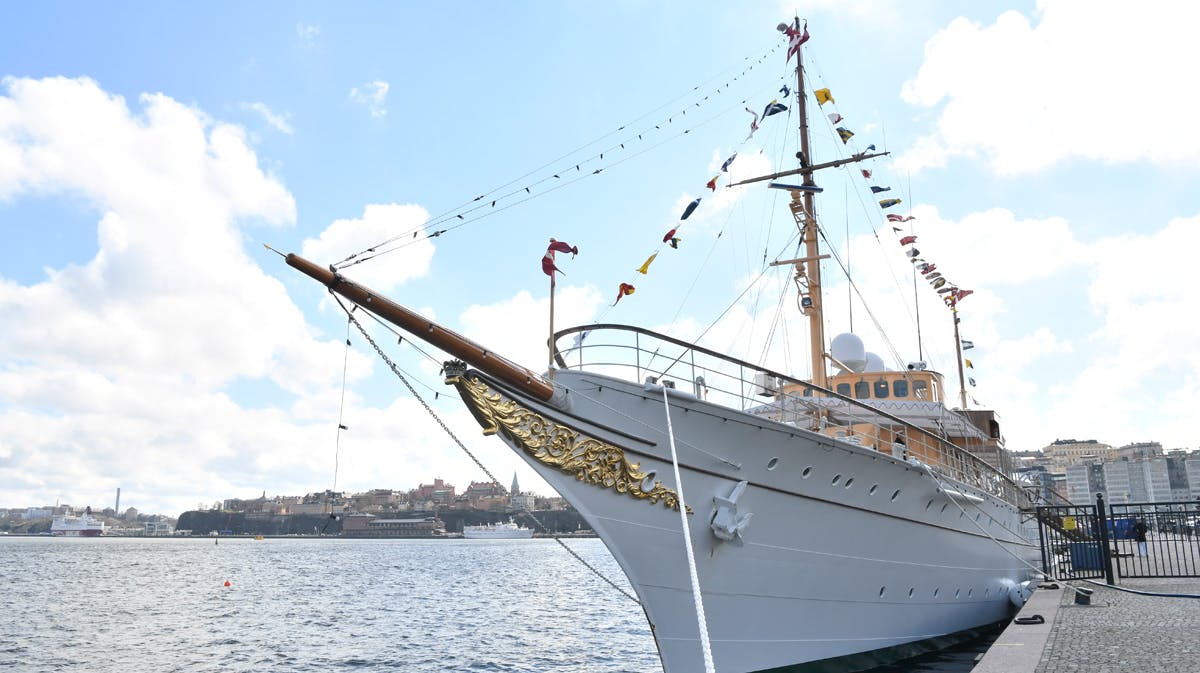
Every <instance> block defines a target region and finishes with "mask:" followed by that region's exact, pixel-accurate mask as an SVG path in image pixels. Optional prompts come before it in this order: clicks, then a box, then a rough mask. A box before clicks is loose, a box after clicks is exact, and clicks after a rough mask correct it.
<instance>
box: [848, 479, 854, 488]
mask: <svg viewBox="0 0 1200 673" xmlns="http://www.w3.org/2000/svg"><path fill="white" fill-rule="evenodd" d="M853 483H854V477H850V478H849V479H847V480H846V488H850V484H853Z"/></svg>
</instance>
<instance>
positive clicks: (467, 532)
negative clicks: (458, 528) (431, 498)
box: [463, 521, 533, 540]
mask: <svg viewBox="0 0 1200 673" xmlns="http://www.w3.org/2000/svg"><path fill="white" fill-rule="evenodd" d="M463 537H465V538H467V539H468V540H518V539H524V538H531V537H533V529H532V528H526V527H524V526H518V525H517V524H515V523H513V522H511V521H506V522H503V523H489V524H486V525H483V526H463Z"/></svg>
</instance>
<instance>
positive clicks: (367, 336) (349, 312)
mask: <svg viewBox="0 0 1200 673" xmlns="http://www.w3.org/2000/svg"><path fill="white" fill-rule="evenodd" d="M330 292H331V293H332V290H330ZM334 299H336V300H337V303H338V305H339V306H341V307H342V310H343V311H345V312H346V318H347V319H348V320H349V321H350V323H352V324H353V325H354V326H355V327H356V328H357V329H358V331H359V333H361V334H362V335H363V338H364V339H366V340H367V343H369V344H371V348H374V349H375V352H376V353H377V354H378V355H379V357H380V359H382V360H383V361H384V362H385V363H386V364H387V366H388V368H389V369H391V370H392V373H393V374H395V375H396V378H398V379H400V382H401V383H403V384H404V387H406V388H408V391H409V392H410V393H412V396H413V397H415V398H416V399H417V401H418V402H420V403H421V406H422V407H425V411H427V412H429V415H430V416H432V417H433V420H435V421H437V424H438V425H440V426H441V427H442V430H444V431H445V432H446V434H447V435H448V436H449V437H450V439H452V440H453V441H454V443H455V444H457V445H458V448H460V449H462V451H463V453H465V454H467V457H468V458H470V459H471V460H472V461H474V463H475V465H477V466H478V467H479V469H480V470H482V471H483V473H484V474H485V475H487V477H488V479H490V480H492V483H495V484H499V483H500V480H499V479H496V476H495V475H493V474H492V472H491V470H489V469H487V467H486V466H484V464H483V462H482V461H480V460H479V459H478V458H476V457H475V454H474V453H471V450H470V449H468V448H467V445H466V444H463V442H462V440H460V439H459V438H458V436H457V435H455V434H454V431H453V430H451V429H450V428H449V426H447V425H446V423H445V422H443V421H442V419H441V417H440V416H438V415H437V412H435V411H434V410H433V408H432V407H430V406H429V404H428V403H427V402H425V399H424V398H422V397H421V395H420V393H418V392H417V389H416V388H414V387H413V385H412V384H411V383H409V381H408V378H407V377H405V376H404V374H403V373H401V371H400V367H398V366H397V365H396V363H395V362H393V361H392V359H391V358H390V357H388V356H387V353H384V352H383V349H382V348H380V347H379V344H377V343H375V340H374V339H372V338H371V335H370V334H369V333H368V332H367V330H366V328H364V327H363V326H362V324H361V323H359V322H358V320H356V319H355V318H354V316H353V315H352V313H353V311H352V310H348V309H347V308H346V305H345V304H343V303H342V300H341V298H340V297H338V296H337V295H336V294H335V295H334ZM364 310H366V309H365V308H364ZM368 313H369V311H368ZM525 514H526V515H528V516H529V518H530V519H531V520H532V521H533V523H534V525H536V526H537V527H538V528H539V529H541V531H542V532H543V533H545V534H547V535H550V536H551V537H552V538H553V539H554V541H555V542H557V543H558V546H560V547H562V548H563V549H565V550H566V552H567V553H568V554H570V555H571V556H573V557H574V558H575V560H576V561H579V562H580V563H581V564H583V567H585V568H587V569H588V570H590V571H592V573H593V574H595V575H596V577H599V578H600V579H602V580H604V582H605V583H606V584H608V585H609V586H610V587H612V588H614V589H616V590H617V591H619V592H621V594H622V595H623V596H625V597H626V598H628V599H629V600H631V601H633V602H634V603H637V604H638V605H641V601H639V600H638V599H637V597H636V596H634V595H633V594H631V593H629V592H628V591H626V590H625V589H623V588H621V586H620V585H618V584H617V583H616V582H614V581H612V580H611V579H609V578H608V577H607V576H606V575H605V574H604V573H602V572H600V570H599V569H597V568H596V567H595V566H593V565H592V564H590V563H588V562H587V561H586V560H585V559H584V558H583V557H582V556H580V555H579V554H578V553H576V552H575V550H574V549H571V548H570V547H568V546H567V543H565V542H563V540H562V538H560V537H559V536H558V534H557V533H555V532H553V531H551V530H550V529H549V528H547V527H546V525H545V524H543V523H542V522H541V521H540V520H539V519H538V518H537V517H536V516H534V514H533V512H529V511H526V512H525Z"/></svg>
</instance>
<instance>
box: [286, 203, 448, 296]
mask: <svg viewBox="0 0 1200 673" xmlns="http://www.w3.org/2000/svg"><path fill="white" fill-rule="evenodd" d="M428 219H429V213H428V212H426V210H425V209H424V208H422V207H421V206H417V205H413V204H405V205H400V204H396V203H390V204H368V205H367V206H366V207H365V208H364V209H363V215H362V217H361V218H357V219H349V220H334V222H333V224H330V225H329V226H328V227H326V228H325V230H324V231H322V232H321V233H320V235H319V236H317V238H315V239H311V238H310V239H308V240H306V241H304V244H303V245H302V246H301V254H302V255H303V256H304V257H307V258H308V259H310V260H312V261H314V262H318V263H320V264H323V265H324V264H330V263H337V262H340V261H342V260H343V259H344V258H345V257H347V256H349V255H352V254H355V253H359V254H369V253H366V252H365V251H366V250H367V248H370V247H375V248H376V249H377V250H379V251H380V252H383V251H386V250H390V251H391V252H387V253H386V254H385V255H384V258H385V259H386V260H387V263H386V264H380V263H374V264H362V265H356V266H353V267H348V268H347V270H346V275H347V276H349V277H351V278H352V279H353V280H355V281H356V282H359V283H362V284H363V285H366V286H367V287H370V288H371V289H374V290H378V291H380V292H387V291H390V290H393V289H395V288H396V287H398V286H399V285H400V284H402V283H404V282H405V281H407V280H410V279H412V278H419V277H421V276H424V275H425V274H426V273H427V272H428V271H429V264H430V261H431V260H432V259H433V252H434V246H433V241H432V239H430V238H428V237H426V236H425V235H424V231H425V228H424V226H423V225H424V223H425V222H426V221H427V220H428ZM398 232H400V233H399V236H400V237H399V238H396V237H397V235H398ZM393 238H396V240H394V241H391V242H390V243H381V242H382V241H387V240H389V239H393Z"/></svg>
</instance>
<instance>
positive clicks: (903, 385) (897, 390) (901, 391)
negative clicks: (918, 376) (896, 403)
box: [892, 379, 908, 397]
mask: <svg viewBox="0 0 1200 673" xmlns="http://www.w3.org/2000/svg"><path fill="white" fill-rule="evenodd" d="M892 396H893V397H908V381H905V380H903V379H901V380H899V381H892Z"/></svg>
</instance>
